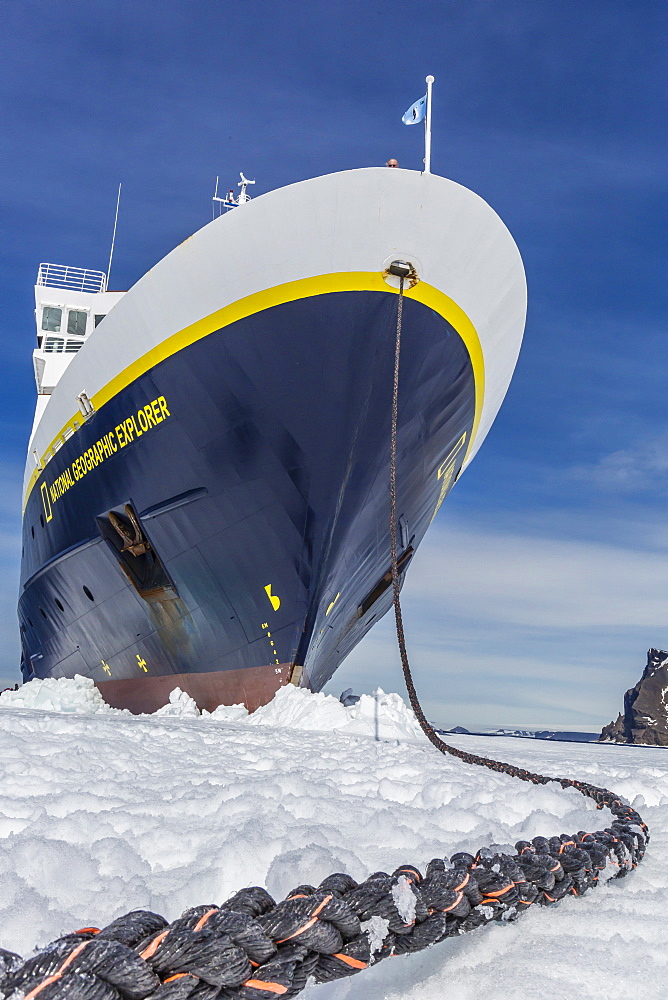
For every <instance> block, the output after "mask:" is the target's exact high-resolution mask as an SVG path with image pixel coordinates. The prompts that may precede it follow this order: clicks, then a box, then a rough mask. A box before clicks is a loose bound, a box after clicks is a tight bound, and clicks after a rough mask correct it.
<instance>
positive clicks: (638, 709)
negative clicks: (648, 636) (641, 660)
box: [599, 649, 668, 747]
mask: <svg viewBox="0 0 668 1000" xmlns="http://www.w3.org/2000/svg"><path fill="white" fill-rule="evenodd" d="M599 742H601V743H603V742H607V743H644V744H646V745H648V746H659V747H668V652H666V651H665V650H663V649H650V650H648V652H647V666H646V667H645V669H644V671H643V675H642V677H641V678H640V680H639V681H638V683H637V684H636V686H635V687H634V688H631V690H630V691H627V692H626V694H625V695H624V711H623V712H622V713H621V715H620V716H619V718H618V719H617V721H616V722H611V723H610V725H609V726H604V728H603V731H602V733H601V735H600V737H599Z"/></svg>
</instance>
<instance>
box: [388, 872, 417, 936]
mask: <svg viewBox="0 0 668 1000" xmlns="http://www.w3.org/2000/svg"><path fill="white" fill-rule="evenodd" d="M392 899H393V900H394V905H395V906H396V908H397V913H398V914H399V916H400V917H401V919H402V920H403V922H404V923H405V924H412V923H413V921H414V920H415V910H416V903H417V900H416V898H415V893H414V892H413V890H412V889H411V883H410V881H409V879H407V878H406V876H405V875H401V876H400V878H398V879H397V884H396V885H394V886H392Z"/></svg>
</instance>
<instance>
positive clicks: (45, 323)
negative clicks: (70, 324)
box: [42, 306, 63, 333]
mask: <svg viewBox="0 0 668 1000" xmlns="http://www.w3.org/2000/svg"><path fill="white" fill-rule="evenodd" d="M62 316H63V310H62V309H59V308H58V306H44V309H43V310H42V329H43V330H46V331H47V332H49V333H60V321H61V319H62Z"/></svg>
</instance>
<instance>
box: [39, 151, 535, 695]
mask: <svg viewBox="0 0 668 1000" xmlns="http://www.w3.org/2000/svg"><path fill="white" fill-rule="evenodd" d="M247 183H248V181H247V180H246V178H244V177H243V175H242V188H241V194H240V196H239V197H238V198H235V196H234V195H233V194H230V195H226V197H225V198H224V199H221V198H217V201H218V202H219V203H220V205H221V206H222V207H224V208H225V209H226V210H225V211H222V212H220V214H219V215H218V216H217V217H216V218H214V219H213V220H212V221H211V222H209V223H208V224H207V225H205V226H204V227H203V228H202V229H200V230H199V231H197V232H196V233H195V234H194V235H192V236H191V237H189V238H188V239H186V240H185V242H183V243H182V244H180V245H179V246H177V247H176V248H175V249H174V250H173V251H171V253H169V254H168V255H167V256H166V257H165V258H164V259H163V260H161V261H160V262H159V263H157V264H156V265H155V266H154V267H153V268H151V269H150V270H149V271H148V272H147V273H146V274H145V275H144V276H143V277H142V278H140V280H139V281H137V283H136V284H135V285H134V286H133V287H132V288H131V289H130V290H129V291H127V292H125V293H123V292H115V291H112V290H109V289H108V287H107V285H108V282H107V274H106V273H105V272H101V271H91V270H88V269H84V268H73V267H69V266H64V265H55V264H42V265H40V267H39V271H38V277H37V283H36V285H35V305H36V311H35V316H36V324H37V347H36V349H35V350H34V352H33V364H34V371H35V380H36V385H37V407H36V412H35V420H34V425H33V429H32V433H31V435H30V441H29V445H28V454H27V462H26V472H25V482H24V510H23V550H22V568H21V580H20V596H19V624H20V633H21V646H22V664H21V669H22V673H23V678H24V680H25V681H29V680H32V679H33V678H46V677H56V678H58V677H73V676H75V675H77V674H80V675H83V676H84V677H88V678H91V679H92V680H93V682H94V683H95V685H96V686H97V687H98V688H99V690H100V692H101V693H102V695H103V697H104V698H105V700H106V701H107V702H108V703H109V704H110V705H112V706H115V707H119V708H127V709H130V711H132V712H135V713H138V712H151V711H154V710H155V709H157V708H158V707H160V706H161V705H164V704H165V703H166V702H167V701H168V699H169V695H170V693H171V692H172V691H173V690H174V689H175V688H177V687H178V688H180V689H181V690H183V691H185V692H187V693H188V694H189V695H190V696H191V697H192V698H193V699H194V700H195V701H196V703H197V705H198V706H199V708H200V709H206V710H207V711H212V710H214V709H215V708H216V706H218V705H220V704H236V703H241V702H243V703H244V704H245V705H246V707H247V708H248V709H249V710H253V709H255V708H256V707H257V706H259V705H261V704H264V703H266V702H268V701H269V700H271V698H272V697H273V696H274V694H275V693H276V691H277V690H278V689H279V688H280V687H282V686H283V685H287V684H295V685H298V686H303V687H307V688H309V689H311V690H313V691H318V690H320V689H321V688H322V687H323V685H324V684H325V683H326V682H327V681H328V680H329V679H330V678H331V677H332V675H333V674H334V672H335V670H336V669H337V667H338V666H339V665H340V664H341V663H342V661H343V660H344V659H345V657H346V656H347V655H348V654H349V653H350V651H351V650H352V649H353V648H354V647H355V646H356V645H357V643H359V641H360V640H361V639H362V637H363V636H364V635H365V634H366V633H367V632H368V630H369V629H370V628H371V627H372V626H373V625H374V624H375V623H376V622H378V621H379V619H380V618H381V617H382V616H383V615H384V614H385V613H386V612H387V611H388V609H389V608H390V607H391V604H392V579H391V558H390V536H389V526H388V525H389V521H388V516H389V495H388V477H389V454H390V420H391V405H392V379H393V362H394V344H395V331H396V323H397V306H398V301H399V294H400V287H399V286H400V284H401V283H402V281H403V286H404V287H403V320H402V324H403V325H402V349H401V372H400V387H399V412H398V431H397V464H396V477H397V521H398V527H397V546H398V569H399V574H400V582H401V583H402V584H403V582H404V580H405V578H406V575H407V573H408V572H409V568H410V564H411V560H412V558H413V556H414V554H415V552H416V551H417V548H418V546H419V545H420V543H421V541H422V539H423V537H424V535H425V533H426V531H427V529H428V527H429V525H430V523H431V522H432V521H433V519H434V517H435V515H436V513H437V512H438V510H439V508H440V506H441V504H442V503H443V501H444V500H445V499H446V497H447V495H448V493H449V492H450V490H451V489H452V487H453V485H454V483H455V482H456V480H457V479H458V478H459V476H460V475H461V473H462V471H463V469H464V468H465V467H466V466H467V465H468V464H469V463H470V462H471V460H472V458H473V457H474V455H475V454H476V452H477V450H478V449H479V447H480V445H481V443H482V442H483V440H484V438H485V436H486V434H487V433H488V431H489V429H490V427H491V425H492V422H493V420H494V418H495V416H496V414H497V411H498V409H499V407H500V405H501V402H502V400H503V398H504V395H505V393H506V391H507V388H508V385H509V383H510V380H511V376H512V374H513V370H514V367H515V364H516V361H517V357H518V352H519V349H520V343H521V339H522V334H523V330H524V322H525V313H526V282H525V276H524V269H523V265H522V260H521V257H520V253H519V251H518V249H517V246H516V244H515V242H514V240H513V238H512V236H511V235H510V233H509V231H508V229H507V228H506V226H505V225H504V223H503V222H502V221H501V219H500V218H499V216H498V215H497V214H496V212H495V211H494V210H493V209H492V208H491V207H490V206H489V205H488V204H487V203H486V202H485V201H484V200H483V199H482V198H481V197H479V196H478V195H476V194H475V193H473V192H472V191H470V190H468V189H467V188H465V187H463V186H462V185H460V184H458V183H456V182H454V181H452V180H449V179H446V178H444V177H440V176H437V175H436V174H432V173H429V172H426V171H423V172H418V171H413V170H405V169H401V168H399V169H387V167H369V168H360V169H354V170H346V171H341V172H337V173H332V174H328V175H325V176H321V177H316V178H313V179H310V180H305V181H300V182H299V183H295V184H291V185H288V186H286V187H284V188H281V189H278V190H274V191H270V192H268V193H265V194H262V195H260V196H257V197H253V198H252V199H251V198H250V197H249V196H248V195H247V193H246V185H247ZM402 268H403V270H402ZM399 274H402V275H406V278H405V280H404V279H403V278H401V277H399V276H398V275H399ZM448 572H451V570H450V568H449V567H448V562H447V552H446V553H445V556H444V560H443V573H444V574H445V573H448Z"/></svg>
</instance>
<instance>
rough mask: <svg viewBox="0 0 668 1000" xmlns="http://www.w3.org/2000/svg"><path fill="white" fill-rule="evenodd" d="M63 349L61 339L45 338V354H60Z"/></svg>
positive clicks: (63, 344)
mask: <svg viewBox="0 0 668 1000" xmlns="http://www.w3.org/2000/svg"><path fill="white" fill-rule="evenodd" d="M64 347H65V341H64V340H63V338H62V337H47V338H46V339H45V341H44V352H45V353H46V354H60V353H61V352H62V350H63V348H64Z"/></svg>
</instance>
